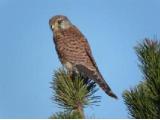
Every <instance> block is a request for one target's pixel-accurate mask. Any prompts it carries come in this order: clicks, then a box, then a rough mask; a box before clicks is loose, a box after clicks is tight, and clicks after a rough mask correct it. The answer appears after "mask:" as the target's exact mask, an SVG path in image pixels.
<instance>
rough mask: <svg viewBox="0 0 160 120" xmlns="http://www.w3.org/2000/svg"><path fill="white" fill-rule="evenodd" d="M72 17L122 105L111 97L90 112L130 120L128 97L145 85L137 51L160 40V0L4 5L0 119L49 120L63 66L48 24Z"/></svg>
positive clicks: (8, 0) (0, 15)
mask: <svg viewBox="0 0 160 120" xmlns="http://www.w3.org/2000/svg"><path fill="white" fill-rule="evenodd" d="M58 14H63V15H66V16H68V17H69V19H70V20H71V21H72V23H73V24H75V25H76V26H77V27H78V28H79V29H80V30H81V31H82V32H83V33H84V35H85V36H86V38H87V39H88V41H89V43H90V45H91V48H92V52H93V55H94V57H95V60H96V62H97V64H98V66H99V69H100V71H101V72H102V74H103V76H104V78H105V79H106V81H107V82H108V83H109V85H110V86H111V88H112V89H113V91H114V92H115V93H116V94H117V95H118V97H119V100H117V101H116V100H114V99H112V98H110V97H108V96H106V95H105V93H103V92H102V91H101V90H99V91H98V92H97V94H98V95H101V96H102V99H101V103H99V105H100V106H98V107H96V106H92V107H89V108H87V109H86V110H85V111H86V113H87V116H88V117H90V116H92V117H93V116H94V117H95V118H127V117H128V114H127V110H126V107H125V105H124V103H123V99H122V97H121V95H122V92H123V91H124V90H126V89H129V88H131V87H133V86H135V85H136V84H138V83H139V81H140V80H142V74H141V73H140V71H139V69H138V67H137V63H138V61H137V57H136V54H135V51H134V49H133V47H134V46H135V45H136V44H137V42H140V41H142V40H143V38H145V37H149V38H154V37H155V36H156V37H157V38H160V15H159V14H160V0H0V118H48V117H49V116H50V115H51V114H52V113H54V112H57V111H60V109H58V108H57V106H56V105H55V104H54V103H52V101H51V97H52V92H51V91H52V90H51V88H50V86H51V85H50V82H51V80H52V74H53V71H54V70H56V69H57V68H58V67H60V66H61V64H60V62H59V60H58V58H57V54H56V51H55V49H54V45H53V42H52V33H51V31H50V29H49V25H48V20H49V19H50V18H51V17H52V16H54V15H58Z"/></svg>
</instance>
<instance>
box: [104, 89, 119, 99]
mask: <svg viewBox="0 0 160 120" xmlns="http://www.w3.org/2000/svg"><path fill="white" fill-rule="evenodd" d="M106 93H107V94H108V95H109V96H111V97H113V98H115V99H118V97H117V96H116V95H115V94H114V93H113V92H112V91H109V92H106Z"/></svg>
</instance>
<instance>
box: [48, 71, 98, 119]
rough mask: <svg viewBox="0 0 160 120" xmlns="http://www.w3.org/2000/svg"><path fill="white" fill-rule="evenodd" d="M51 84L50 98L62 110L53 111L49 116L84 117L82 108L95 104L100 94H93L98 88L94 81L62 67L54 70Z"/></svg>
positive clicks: (59, 117) (58, 117)
mask: <svg viewBox="0 0 160 120" xmlns="http://www.w3.org/2000/svg"><path fill="white" fill-rule="evenodd" d="M51 85H52V87H51V88H52V89H53V97H52V100H53V102H54V103H56V104H57V105H58V106H59V107H60V108H62V110H63V111H62V112H57V113H55V114H54V115H52V116H51V117H50V118H54V119H65V118H66V119H70V118H72V119H74V118H85V114H84V108H85V107H87V106H89V105H96V103H97V102H99V100H100V96H95V95H94V93H95V92H96V91H97V90H98V89H97V88H96V85H95V82H93V81H91V80H90V79H88V78H84V77H82V76H81V75H80V74H77V73H73V74H72V75H71V74H70V73H68V72H67V70H65V69H64V68H62V69H59V70H57V71H55V72H54V76H53V81H52V82H51Z"/></svg>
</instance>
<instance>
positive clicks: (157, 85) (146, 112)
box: [123, 39, 160, 119]
mask: <svg viewBox="0 0 160 120" xmlns="http://www.w3.org/2000/svg"><path fill="white" fill-rule="evenodd" d="M135 50H136V53H137V56H138V58H139V61H140V63H139V67H140V69H141V71H142V73H143V79H144V82H142V83H141V84H139V85H138V86H136V87H135V88H133V89H130V90H129V91H128V90H126V91H125V92H124V93H123V98H124V102H125V104H126V106H127V108H128V111H129V114H130V116H131V117H133V118H141V119H143V118H145V119H147V118H150V119H151V118H160V43H159V42H158V41H153V40H149V39H145V40H144V42H143V43H142V44H138V45H137V46H136V47H135Z"/></svg>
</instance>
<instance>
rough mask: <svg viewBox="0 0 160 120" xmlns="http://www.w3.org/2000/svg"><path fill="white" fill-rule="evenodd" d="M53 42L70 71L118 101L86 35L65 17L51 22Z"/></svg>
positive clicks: (62, 61)
mask: <svg viewBox="0 0 160 120" xmlns="http://www.w3.org/2000/svg"><path fill="white" fill-rule="evenodd" d="M49 25H50V27H51V30H52V32H53V34H54V37H53V41H54V43H55V48H56V51H57V54H58V57H59V59H60V61H61V63H62V64H63V65H64V66H65V67H66V69H67V70H68V71H74V72H79V73H81V74H82V75H85V76H87V77H88V78H89V79H92V80H93V81H94V82H96V83H97V84H98V85H99V86H100V87H101V88H102V89H103V90H104V92H105V93H106V94H107V95H109V96H111V97H113V98H116V99H117V96H116V95H115V94H114V93H113V92H112V90H111V88H110V87H109V85H108V84H107V83H106V81H105V80H104V78H103V76H102V75H101V73H100V71H99V69H98V67H97V65H96V62H95V60H94V58H93V56H92V52H91V49H90V46H89V44H88V41H87V39H86V38H85V37H84V35H83V34H82V33H81V32H80V31H79V30H78V29H77V27H76V26H74V25H73V24H72V23H71V22H70V20H69V19H68V18H67V17H66V16H63V15H57V16H54V17H52V18H51V19H50V20H49Z"/></svg>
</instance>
